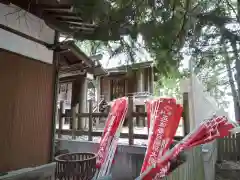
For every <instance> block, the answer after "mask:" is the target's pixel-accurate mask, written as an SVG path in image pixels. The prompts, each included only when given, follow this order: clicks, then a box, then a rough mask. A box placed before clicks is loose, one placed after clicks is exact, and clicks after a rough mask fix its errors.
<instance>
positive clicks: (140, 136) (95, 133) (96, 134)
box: [56, 129, 183, 141]
mask: <svg viewBox="0 0 240 180" xmlns="http://www.w3.org/2000/svg"><path fill="white" fill-rule="evenodd" d="M56 131H57V133H61V134H62V135H72V130H70V129H63V130H61V131H60V130H59V129H56ZM88 133H89V132H88V131H81V130H77V131H76V132H75V134H76V136H87V135H88ZM91 134H92V136H93V137H101V136H102V132H101V131H93V132H92V133H91ZM120 138H129V134H128V133H121V134H120ZM133 138H134V139H145V140H147V139H148V135H147V134H133ZM182 139H183V137H182V136H175V137H174V140H177V141H180V140H182Z"/></svg>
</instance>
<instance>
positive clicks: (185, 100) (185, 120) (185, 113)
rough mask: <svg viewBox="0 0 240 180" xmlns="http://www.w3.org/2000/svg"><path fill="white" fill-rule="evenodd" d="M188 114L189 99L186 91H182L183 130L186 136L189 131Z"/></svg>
mask: <svg viewBox="0 0 240 180" xmlns="http://www.w3.org/2000/svg"><path fill="white" fill-rule="evenodd" d="M189 117H190V114H189V99H188V93H187V92H185V93H183V128H184V130H183V132H184V136H186V135H187V134H188V133H189V132H190V119H189Z"/></svg>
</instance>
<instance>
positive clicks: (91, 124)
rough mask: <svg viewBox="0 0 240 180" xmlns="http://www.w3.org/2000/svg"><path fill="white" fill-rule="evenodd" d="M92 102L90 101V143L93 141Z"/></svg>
mask: <svg viewBox="0 0 240 180" xmlns="http://www.w3.org/2000/svg"><path fill="white" fill-rule="evenodd" d="M92 113H93V111H92V100H89V119H88V141H92V130H93V118H92Z"/></svg>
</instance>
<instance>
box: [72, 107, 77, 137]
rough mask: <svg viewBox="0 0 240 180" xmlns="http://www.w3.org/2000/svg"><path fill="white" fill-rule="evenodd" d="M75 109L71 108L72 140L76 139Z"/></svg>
mask: <svg viewBox="0 0 240 180" xmlns="http://www.w3.org/2000/svg"><path fill="white" fill-rule="evenodd" d="M76 110H77V107H76V106H74V107H73V108H72V139H76V131H77V124H78V123H77V116H76Z"/></svg>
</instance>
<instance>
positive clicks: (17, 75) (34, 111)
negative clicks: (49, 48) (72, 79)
mask: <svg viewBox="0 0 240 180" xmlns="http://www.w3.org/2000/svg"><path fill="white" fill-rule="evenodd" d="M0 57H1V60H0V72H1V74H0V87H1V88H0V172H4V171H10V170H15V169H20V168H26V167H29V166H36V165H41V164H45V163H48V162H49V160H50V152H51V134H52V113H53V109H52V107H53V104H52V103H53V67H52V65H51V64H46V63H42V62H40V61H36V60H32V59H29V58H27V57H24V56H21V55H17V54H14V53H11V52H8V51H4V50H1V49H0Z"/></svg>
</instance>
